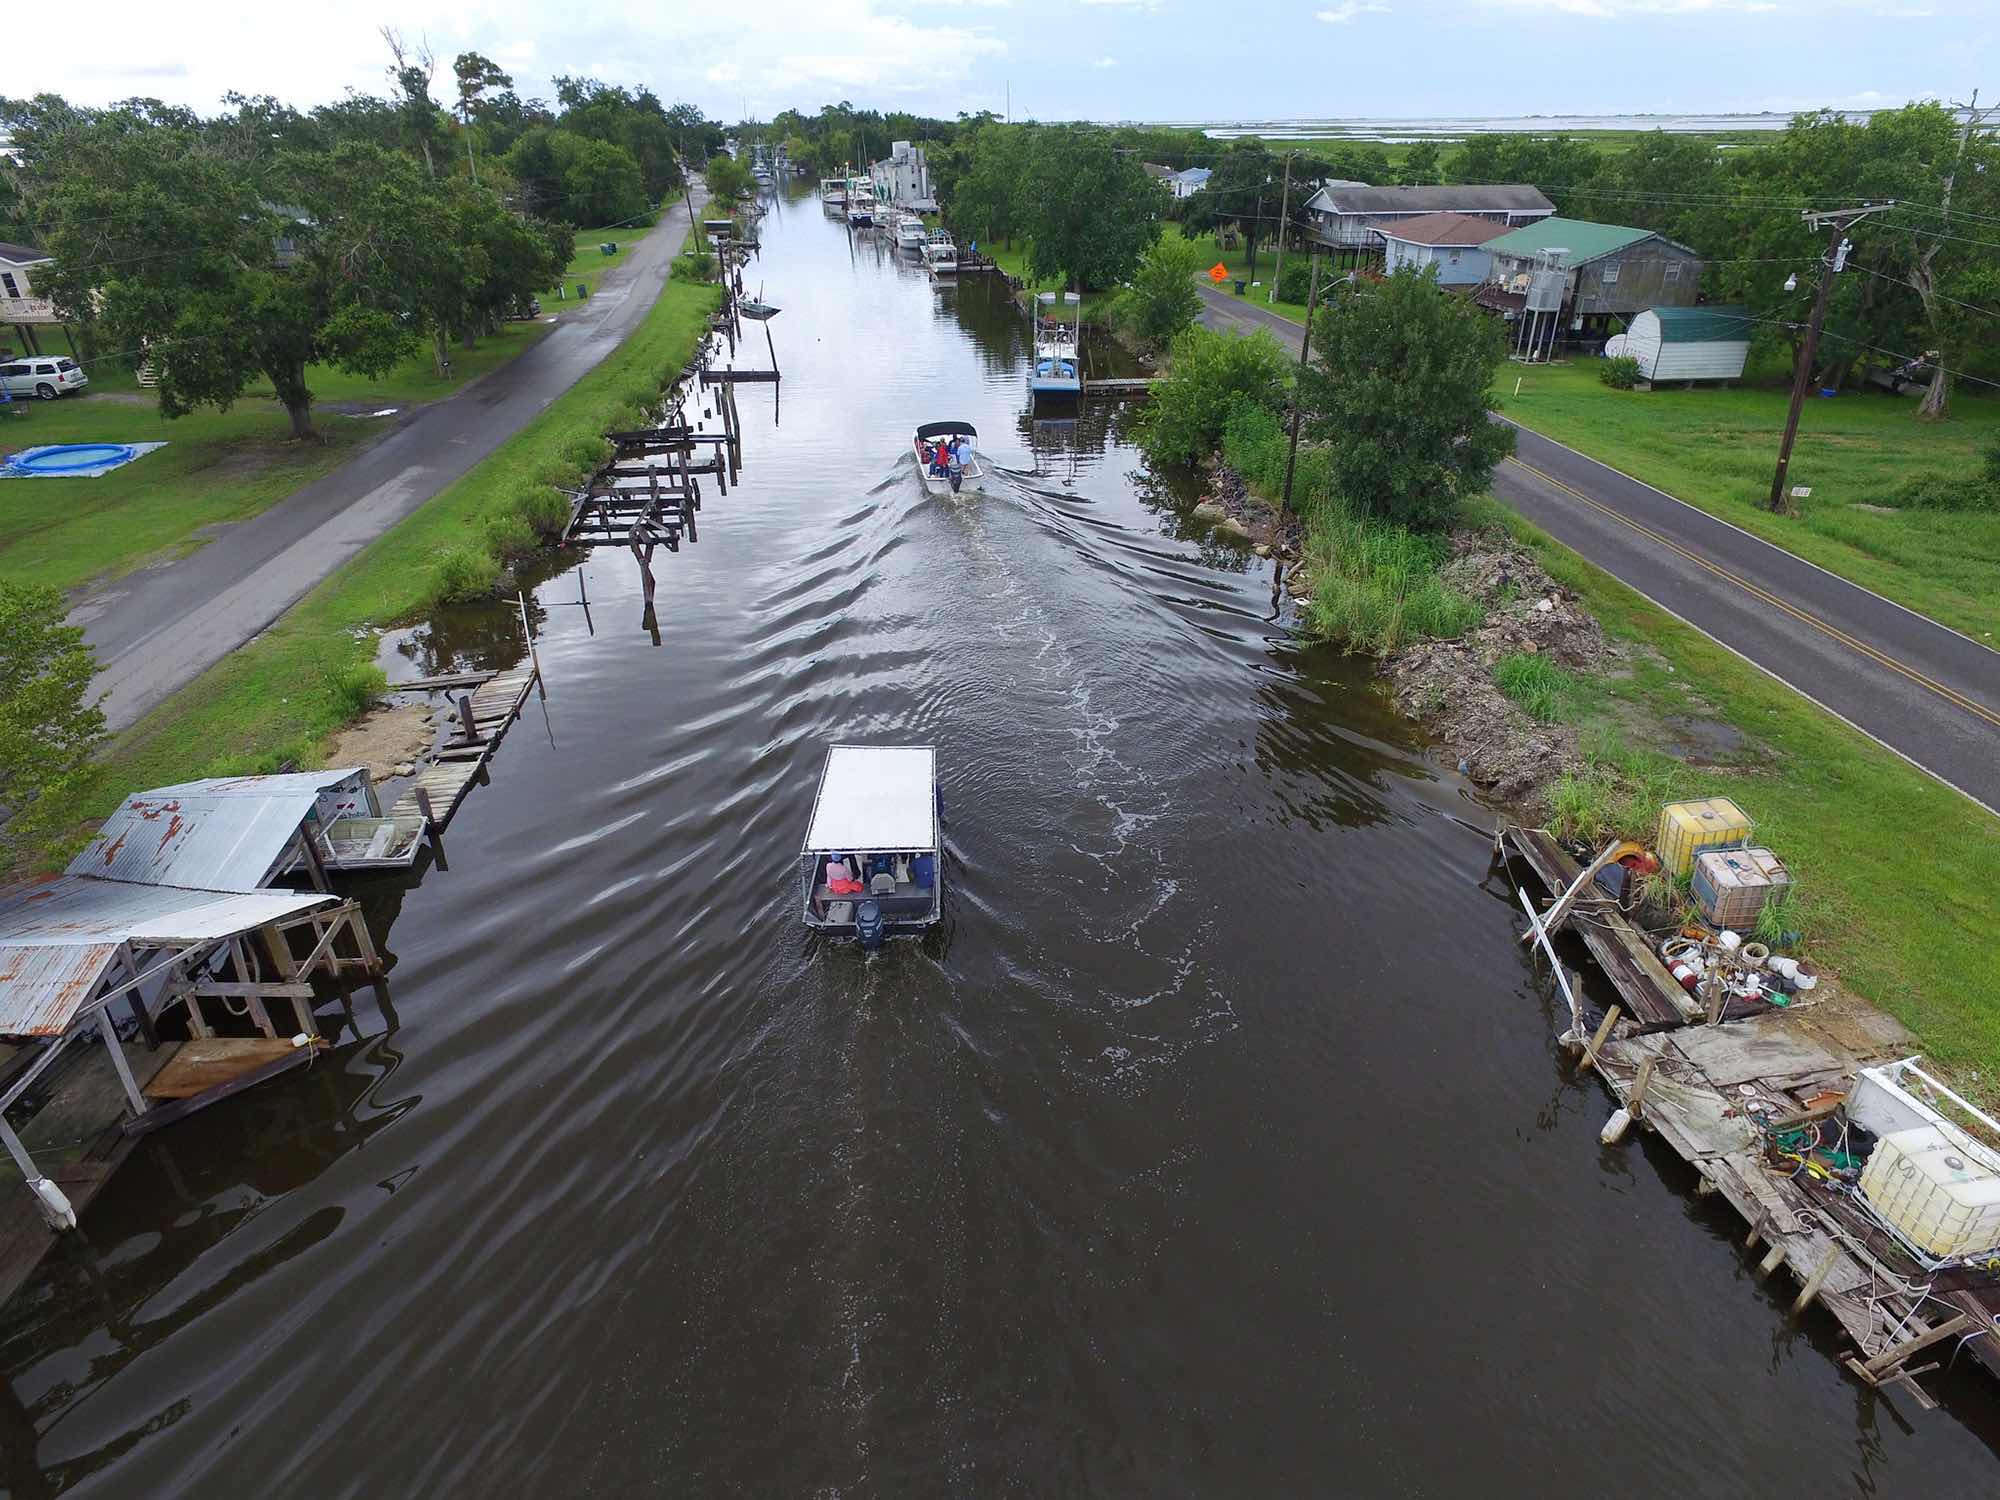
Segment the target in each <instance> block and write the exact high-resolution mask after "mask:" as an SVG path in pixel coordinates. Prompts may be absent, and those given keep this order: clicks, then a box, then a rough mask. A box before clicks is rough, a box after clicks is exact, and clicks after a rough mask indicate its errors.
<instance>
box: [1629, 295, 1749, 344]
mask: <svg viewBox="0 0 2000 1500" xmlns="http://www.w3.org/2000/svg"><path fill="white" fill-rule="evenodd" d="M1648 310H1649V311H1650V312H1651V313H1652V314H1653V316H1654V317H1656V318H1658V319H1659V320H1660V342H1661V343H1663V344H1741V343H1747V342H1748V341H1749V339H1750V335H1751V334H1752V333H1754V332H1756V327H1757V325H1756V323H1755V321H1754V320H1752V318H1751V316H1750V309H1749V308H1747V307H1744V306H1743V305H1742V304H1740V303H1728V304H1718V305H1716V306H1712V307H1655V308H1650V309H1648Z"/></svg>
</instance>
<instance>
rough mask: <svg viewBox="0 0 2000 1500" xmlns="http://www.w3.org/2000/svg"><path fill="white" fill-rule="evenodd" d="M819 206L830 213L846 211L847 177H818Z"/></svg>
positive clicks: (843, 212)
mask: <svg viewBox="0 0 2000 1500" xmlns="http://www.w3.org/2000/svg"><path fill="white" fill-rule="evenodd" d="M819 206H820V207H821V208H823V209H825V210H826V211H827V212H828V213H830V214H845V213H846V212H847V179H846V178H845V177H822V178H820V180H819Z"/></svg>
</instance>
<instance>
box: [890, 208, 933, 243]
mask: <svg viewBox="0 0 2000 1500" xmlns="http://www.w3.org/2000/svg"><path fill="white" fill-rule="evenodd" d="M927 237H928V231H927V230H926V229H925V228H924V221H923V216H922V215H921V214H913V213H901V214H898V215H896V248H897V249H898V250H918V251H921V250H922V249H923V248H924V241H925V239H926V238H927Z"/></svg>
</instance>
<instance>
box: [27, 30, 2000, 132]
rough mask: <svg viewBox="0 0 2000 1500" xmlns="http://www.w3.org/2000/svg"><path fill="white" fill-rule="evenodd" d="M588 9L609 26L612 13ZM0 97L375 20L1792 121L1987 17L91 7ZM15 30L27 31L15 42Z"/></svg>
mask: <svg viewBox="0 0 2000 1500" xmlns="http://www.w3.org/2000/svg"><path fill="white" fill-rule="evenodd" d="M608 11H617V12H622V13H618V14H610V13H607V12H608ZM17 21H18V23H19V24H18V25H17V26H16V27H15V28H14V38H15V40H16V41H17V42H18V43H20V46H19V47H18V49H15V50H14V53H13V55H14V58H15V64H16V65H15V66H14V67H12V68H9V69H8V70H6V72H7V76H6V78H5V80H4V81H0V92H7V93H16V92H21V91H25V90H29V89H34V90H44V89H45V90H52V91H55V92H58V93H62V94H65V95H67V96H69V97H70V98H72V99H75V100H78V101H80V102H87V103H106V102H109V101H110V100H113V99H119V98H125V97H129V96H131V95H135V94H143V95H152V96H155V97H159V98H163V99H167V100H170V101H173V102H177V103H183V104H190V105H194V106H196V107H199V108H201V109H204V110H212V109H214V108H216V107H217V105H218V103H219V100H220V98H221V96H222V94H223V93H225V92H226V91H228V90H230V89H236V90H240V91H242V92H245V93H270V94H276V95H278V96H280V97H281V98H284V99H286V100H289V101H291V102H293V103H296V104H300V105H312V104H318V103H324V102H325V101H327V100H330V99H335V98H338V97H339V96H340V95H341V94H342V92H343V91H345V90H347V89H350V88H353V89H359V90H363V91H369V92H379V91H380V90H381V88H382V86H383V80H382V69H383V63H384V61H385V56H386V52H385V48H384V47H383V44H382V41H381V38H380V37H379V36H378V35H377V31H376V28H377V26H378V25H380V24H381V23H382V22H384V21H391V22H393V23H394V24H395V25H397V26H399V27H400V28H401V29H402V30H403V31H404V33H405V34H406V35H407V36H409V37H411V38H412V39H415V38H418V37H423V38H427V39H428V41H429V43H430V46H431V48H432V50H433V51H434V52H436V53H437V55H438V56H439V58H440V59H442V60H443V67H442V68H441V70H440V87H439V89H438V92H439V93H440V94H442V93H443V92H444V89H443V87H442V85H443V83H444V82H445V81H446V79H447V78H448V71H449V60H450V58H451V57H452V56H453V55H454V54H456V53H458V52H460V51H463V50H466V49H468V48H473V49H477V50H479V51H482V52H484V53H486V54H487V55H489V56H491V57H493V58H495V59H496V60H497V61H499V62H500V63H501V64H502V65H503V66H505V67H506V68H508V69H509V70H510V71H512V72H513V73H514V75H515V78H516V81H517V85H518V87H519V88H520V91H521V92H522V93H523V94H524V95H526V96H529V97H541V98H548V97H550V96H551V95H552V92H553V91H552V89H551V87H550V84H549V79H550V78H551V77H553V76H554V75H556V74H560V73H579V74H584V75H588V76H592V77H596V78H602V79H605V80H607V81H609V82H614V83H623V84H630V85H639V84H645V85H649V86H650V87H652V89H653V90H654V91H655V92H656V93H658V94H659V95H660V96H661V97H662V98H663V99H665V100H666V101H667V102H669V103H672V102H674V101H676V100H679V99H691V100H693V101H694V102H695V103H697V104H699V105H700V106H701V107H702V108H703V109H704V110H705V111H707V112H708V113H709V114H710V115H712V116H716V117H718V118H722V119H725V120H731V121H733V120H736V119H738V118H740V117H741V116H742V115H743V113H744V111H745V110H746V109H747V110H749V111H750V112H751V113H752V114H753V115H756V116H760V117H768V116H769V115H770V114H771V113H773V112H774V111H776V110H778V109H782V108H784V107H786V106H788V105H789V106H794V107H797V108H800V109H806V110H811V109H815V108H817V107H818V105H820V104H821V103H824V102H831V101H837V100H840V99H843V98H844V99H849V100H852V101H853V102H854V103H855V104H857V105H862V106H870V107H874V108H878V109H897V108H900V109H908V110H913V111H916V112H918V113H923V114H934V115H942V116H946V117H950V116H953V115H955V114H957V113H958V112H959V111H960V110H967V111H971V110H977V109H982V108H985V109H992V110H995V111H1001V110H1003V109H1004V108H1005V107H1006V102H1007V98H1008V87H1009V85H1010V84H1011V87H1012V102H1013V111H1014V115H1015V117H1016V118H1017V119H1018V118H1023V117H1033V118H1040V119H1100V120H1108V119H1148V120H1158V119H1242V118H1262V119H1269V118H1274V117H1285V116H1306V117H1322V118H1324V117H1338V116H1435V115H1447V116H1465V115H1523V114H1561V113H1569V112H1624V111H1650V112H1672V111H1724V110H1729V111H1738V110H1793V109H1799V108H1808V107H1812V106H1816V105H1821V104H1826V105H1834V106H1840V107H1847V108H1866V107H1870V106H1876V105H1895V104H1901V103H1903V102H1905V101H1906V100H1909V99H1911V98H1921V97H1958V98H1961V99H1962V98H1964V97H1965V96H1967V95H1968V94H1970V92H1971V91H1972V89H1973V88H1974V86H1975V85H1981V84H1983V85H1984V86H1985V88H1986V92H1987V93H1988V94H1989V95H1990V94H1992V93H1994V92H1995V91H2000V40H1996V39H2000V4H1996V0H1207V3H1201V0H728V3H723V4H715V3H691V0H668V3H667V4H665V5H664V6H660V7H655V8H652V10H651V13H647V9H646V8H643V7H631V8H626V7H610V8H605V9H603V10H600V9H599V8H596V7H584V6H578V5H556V4H552V3H548V0H463V3H458V0H455V3H451V4H445V3H442V0H398V3H397V4H396V5H395V6H394V7H393V8H389V7H383V8H381V9H380V10H379V11H371V9H370V8H369V7H368V6H366V5H365V4H364V5H358V6H356V5H339V6H334V7H330V8H327V9H321V8H319V7H316V6H300V5H286V4H276V3H272V0H256V3H251V0H200V3H197V4H196V5H194V6H192V7H189V6H172V5H162V4H160V3H159V0H143V3H141V0H95V3H92V4H90V5H54V6H35V7H33V8H32V9H31V11H30V12H24V13H23V15H22V16H21V17H17ZM23 28H30V29H31V30H32V32H33V37H32V40H30V39H29V37H28V36H27V35H26V33H25V32H24V30H23Z"/></svg>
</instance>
